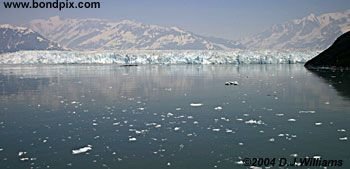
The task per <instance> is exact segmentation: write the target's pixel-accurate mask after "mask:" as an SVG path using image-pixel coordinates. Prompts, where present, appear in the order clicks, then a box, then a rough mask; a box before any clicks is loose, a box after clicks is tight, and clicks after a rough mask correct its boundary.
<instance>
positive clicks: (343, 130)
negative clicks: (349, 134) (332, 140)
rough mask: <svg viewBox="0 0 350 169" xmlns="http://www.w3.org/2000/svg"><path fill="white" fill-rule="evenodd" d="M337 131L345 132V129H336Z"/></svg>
mask: <svg viewBox="0 0 350 169" xmlns="http://www.w3.org/2000/svg"><path fill="white" fill-rule="evenodd" d="M337 131H338V132H346V130H345V129H338V130H337Z"/></svg>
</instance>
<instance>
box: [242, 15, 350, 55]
mask: <svg viewBox="0 0 350 169" xmlns="http://www.w3.org/2000/svg"><path fill="white" fill-rule="evenodd" d="M349 30H350V10H346V11H343V12H335V13H326V14H322V15H319V16H315V15H314V14H310V15H309V16H306V17H304V18H301V19H295V20H292V21H289V22H286V23H284V24H278V25H274V26H272V27H271V28H270V29H268V30H266V31H264V32H262V33H259V34H256V35H254V36H252V37H248V38H245V39H244V40H242V41H241V43H242V44H243V45H245V46H246V47H248V48H263V49H286V48H313V49H325V48H327V47H328V46H330V45H331V44H332V43H333V42H334V41H335V39H336V38H337V37H339V36H340V35H342V34H343V33H345V32H347V31H349Z"/></svg>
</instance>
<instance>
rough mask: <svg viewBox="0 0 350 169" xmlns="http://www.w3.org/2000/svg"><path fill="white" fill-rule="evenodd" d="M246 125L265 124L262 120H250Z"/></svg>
mask: <svg viewBox="0 0 350 169" xmlns="http://www.w3.org/2000/svg"><path fill="white" fill-rule="evenodd" d="M245 123H246V124H259V125H260V124H264V122H262V121H261V120H253V119H250V120H248V121H245Z"/></svg>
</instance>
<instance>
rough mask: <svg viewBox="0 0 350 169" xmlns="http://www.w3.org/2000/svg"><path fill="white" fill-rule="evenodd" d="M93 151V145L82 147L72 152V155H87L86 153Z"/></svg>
mask: <svg viewBox="0 0 350 169" xmlns="http://www.w3.org/2000/svg"><path fill="white" fill-rule="evenodd" d="M91 150H92V146H91V145H87V146H85V147H81V148H79V149H76V150H72V154H80V153H85V152H88V151H91Z"/></svg>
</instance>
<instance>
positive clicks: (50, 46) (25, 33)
mask: <svg viewBox="0 0 350 169" xmlns="http://www.w3.org/2000/svg"><path fill="white" fill-rule="evenodd" d="M62 49H63V48H61V47H60V46H59V45H58V44H57V43H55V42H52V41H50V40H48V39H46V38H45V37H43V36H42V35H40V34H39V33H37V32H34V31H33V30H31V29H29V28H25V27H16V26H11V25H8V24H4V25H0V53H5V52H15V51H19V50H62Z"/></svg>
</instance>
